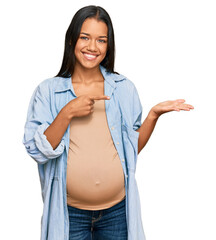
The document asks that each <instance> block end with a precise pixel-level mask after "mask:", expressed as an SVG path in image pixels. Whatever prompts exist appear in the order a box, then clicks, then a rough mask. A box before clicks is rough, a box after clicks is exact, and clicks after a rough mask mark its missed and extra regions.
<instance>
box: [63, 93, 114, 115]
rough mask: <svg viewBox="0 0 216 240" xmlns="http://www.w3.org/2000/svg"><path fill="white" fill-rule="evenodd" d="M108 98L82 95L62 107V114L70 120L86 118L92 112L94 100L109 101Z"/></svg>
mask: <svg viewBox="0 0 216 240" xmlns="http://www.w3.org/2000/svg"><path fill="white" fill-rule="evenodd" d="M109 99H110V97H109V96H105V95H101V96H96V95H90V96H89V95H82V96H79V97H77V98H75V99H73V100H71V101H70V102H69V103H68V104H66V105H65V106H64V112H65V114H66V115H67V116H68V118H69V119H70V120H71V119H72V118H73V117H83V116H87V115H89V114H91V113H93V111H94V103H95V101H94V100H109Z"/></svg>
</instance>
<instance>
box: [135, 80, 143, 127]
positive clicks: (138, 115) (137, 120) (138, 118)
mask: <svg viewBox="0 0 216 240" xmlns="http://www.w3.org/2000/svg"><path fill="white" fill-rule="evenodd" d="M133 85H134V84H133ZM142 111H143V107H142V103H141V101H140V98H139V94H138V91H137V89H136V87H135V85H134V88H133V129H134V130H135V131H136V130H137V129H138V128H140V127H141V125H142V122H141V121H142Z"/></svg>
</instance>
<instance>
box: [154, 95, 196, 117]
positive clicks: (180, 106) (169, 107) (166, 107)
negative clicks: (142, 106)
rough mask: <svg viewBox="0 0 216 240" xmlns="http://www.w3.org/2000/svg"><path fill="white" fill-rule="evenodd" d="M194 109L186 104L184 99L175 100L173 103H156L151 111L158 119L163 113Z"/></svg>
mask: <svg viewBox="0 0 216 240" xmlns="http://www.w3.org/2000/svg"><path fill="white" fill-rule="evenodd" d="M191 109H194V107H193V106H192V105H190V104H186V103H185V100H184V99H177V100H174V101H165V102H161V103H158V104H157V105H155V106H154V107H153V108H152V109H151V111H152V113H153V114H154V115H155V117H159V116H160V115H162V114H163V113H167V112H171V111H178V112H179V111H180V110H184V111H190V110H191Z"/></svg>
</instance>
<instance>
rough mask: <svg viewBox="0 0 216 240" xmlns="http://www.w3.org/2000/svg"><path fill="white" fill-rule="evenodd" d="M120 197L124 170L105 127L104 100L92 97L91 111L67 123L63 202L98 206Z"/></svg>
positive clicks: (79, 205) (96, 207) (87, 206)
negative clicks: (68, 128)
mask: <svg viewBox="0 0 216 240" xmlns="http://www.w3.org/2000/svg"><path fill="white" fill-rule="evenodd" d="M124 198H125V186H124V172H123V169H122V165H121V161H120V159H119V155H118V152H117V150H116V148H115V145H114V143H113V140H112V136H111V134H110V131H109V127H108V123H107V118H106V112H105V100H95V103H94V112H93V113H91V114H89V115H87V116H84V117H74V118H73V119H72V121H71V123H70V145H69V152H68V160H67V204H68V205H70V206H73V207H76V208H80V209H86V210H100V209H106V208H110V207H112V206H114V205H115V204H117V203H119V202H120V201H122V200H123V199H124Z"/></svg>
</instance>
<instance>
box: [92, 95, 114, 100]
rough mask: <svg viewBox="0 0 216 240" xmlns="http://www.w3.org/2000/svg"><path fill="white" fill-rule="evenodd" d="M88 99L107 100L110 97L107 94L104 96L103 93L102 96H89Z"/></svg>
mask: <svg viewBox="0 0 216 240" xmlns="http://www.w3.org/2000/svg"><path fill="white" fill-rule="evenodd" d="M90 99H92V100H108V99H110V97H109V96H105V95H102V96H90Z"/></svg>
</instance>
